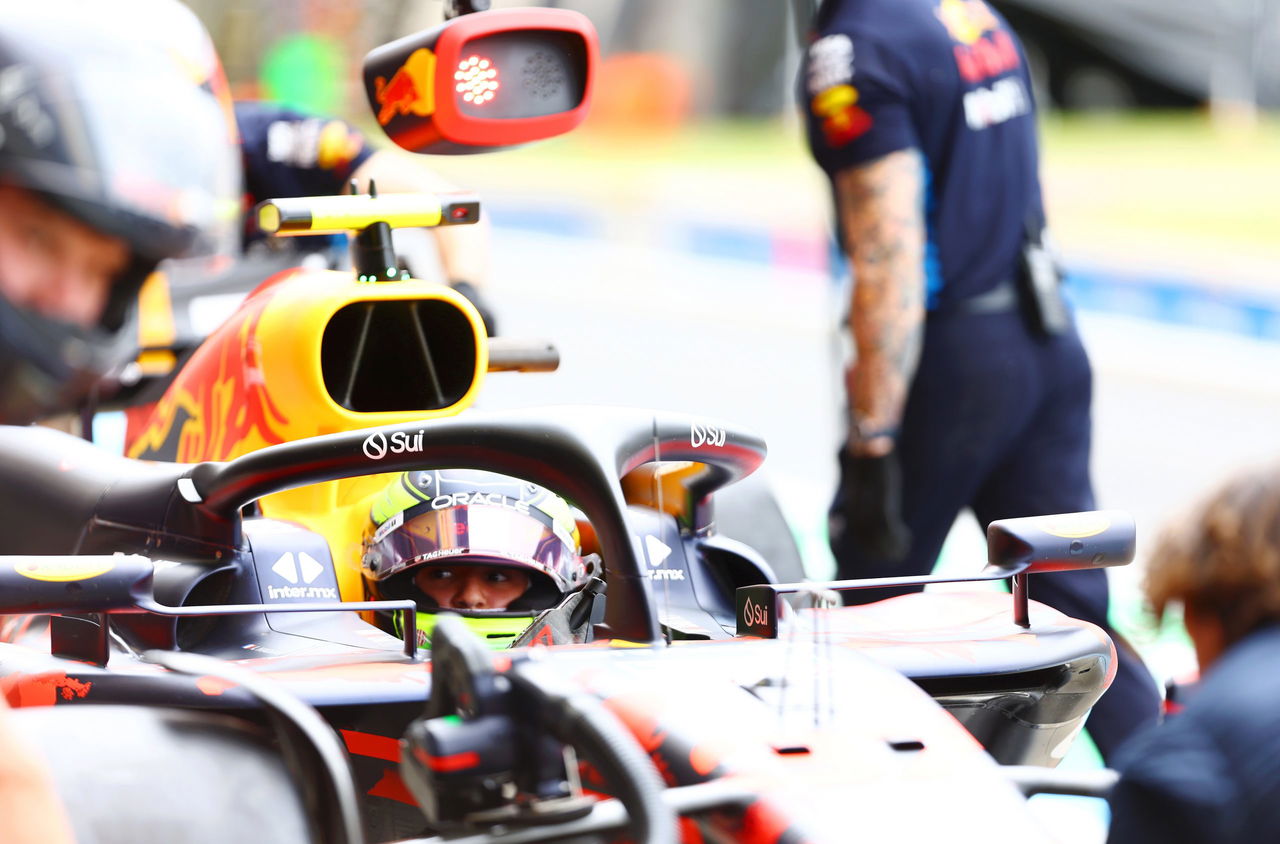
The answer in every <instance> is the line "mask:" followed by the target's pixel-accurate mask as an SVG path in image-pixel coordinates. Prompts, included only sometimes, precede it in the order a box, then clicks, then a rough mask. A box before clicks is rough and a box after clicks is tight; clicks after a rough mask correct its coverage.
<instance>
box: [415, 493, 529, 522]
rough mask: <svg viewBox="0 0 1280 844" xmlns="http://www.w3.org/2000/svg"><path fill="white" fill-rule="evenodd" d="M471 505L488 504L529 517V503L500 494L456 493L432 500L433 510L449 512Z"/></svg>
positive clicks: (439, 496)
mask: <svg viewBox="0 0 1280 844" xmlns="http://www.w3.org/2000/svg"><path fill="white" fill-rule="evenodd" d="M469 504H488V505H491V506H494V507H505V508H507V509H508V510H515V511H516V512H517V513H520V514H521V515H524V516H527V515H529V502H527V501H519V500H517V499H514V498H507V497H506V496H505V495H503V494H502V493H500V492H455V493H445V494H444V495H437V496H436V497H435V498H433V499H431V508H432V509H433V510H447V509H449V508H450V507H463V506H466V505H469Z"/></svg>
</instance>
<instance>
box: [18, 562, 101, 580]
mask: <svg viewBox="0 0 1280 844" xmlns="http://www.w3.org/2000/svg"><path fill="white" fill-rule="evenodd" d="M115 567H116V564H115V563H114V562H112V561H111V560H100V559H93V558H88V557H86V558H76V557H71V558H66V559H46V560H28V561H26V562H21V563H17V564H15V565H14V567H13V570H14V571H15V572H17V573H18V574H20V575H22V576H23V577H28V578H31V579H32V580H43V581H45V582H46V583H68V582H70V581H73V580H88V579H89V578H91V577H97V576H98V575H100V574H106V573H107V572H109V571H111V570H112V569H113V568H115Z"/></svg>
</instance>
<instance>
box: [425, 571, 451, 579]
mask: <svg viewBox="0 0 1280 844" xmlns="http://www.w3.org/2000/svg"><path fill="white" fill-rule="evenodd" d="M451 577H453V570H452V569H428V570H427V579H428V580H448V579H449V578H451Z"/></svg>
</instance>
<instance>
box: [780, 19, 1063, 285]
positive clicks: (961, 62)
mask: <svg viewBox="0 0 1280 844" xmlns="http://www.w3.org/2000/svg"><path fill="white" fill-rule="evenodd" d="M816 28H817V33H816V35H815V38H814V40H813V42H812V43H811V44H810V46H809V48H808V50H807V51H806V55H805V60H804V64H803V67H802V69H801V76H800V95H801V96H800V99H801V102H802V103H803V104H804V107H805V112H806V121H807V124H808V135H809V144H810V148H811V150H812V152H813V155H814V158H815V160H816V161H817V162H818V163H819V164H820V165H821V166H822V168H823V169H824V170H826V172H827V173H828V174H829V175H831V176H834V175H835V173H836V172H838V171H840V170H842V169H845V168H847V167H852V166H856V165H859V164H864V163H867V162H869V161H872V160H874V159H876V158H879V157H881V156H884V155H887V154H888V153H891V152H895V151H897V150H902V149H908V148H915V149H918V150H920V152H921V154H922V158H923V161H924V166H925V168H926V174H925V190H926V196H925V216H926V221H927V226H928V241H927V245H926V258H925V262H926V267H925V269H926V281H927V285H928V303H929V307H930V308H936V307H938V306H945V305H946V304H947V303H948V302H951V301H956V300H959V299H964V298H968V297H970V296H974V295H977V294H979V293H982V292H984V291H986V290H989V289H991V288H992V287H994V286H996V285H997V284H998V283H1000V282H1002V281H1004V280H1007V279H1011V278H1012V277H1013V274H1014V272H1015V270H1016V267H1017V261H1018V253H1019V251H1020V248H1021V245H1022V242H1023V238H1024V235H1025V231H1026V228H1027V224H1028V222H1033V223H1035V224H1036V225H1039V224H1042V222H1043V218H1044V214H1043V209H1042V207H1041V199H1040V182H1039V176H1038V173H1037V160H1038V152H1037V147H1036V125H1035V108H1034V103H1033V102H1032V94H1031V81H1030V77H1029V75H1028V73H1027V67H1026V60H1025V58H1024V56H1023V54H1022V49H1021V47H1020V46H1019V44H1018V42H1017V40H1016V38H1015V37H1014V35H1013V32H1012V30H1011V29H1010V28H1009V26H1008V24H1007V23H1005V21H1004V19H1003V18H1001V17H1000V16H999V15H998V14H997V13H996V12H995V11H994V10H992V9H991V7H990V6H988V5H987V4H986V3H984V2H982V0H827V2H826V3H825V4H824V6H823V7H822V9H821V11H820V12H819V14H818V19H817V21H816Z"/></svg>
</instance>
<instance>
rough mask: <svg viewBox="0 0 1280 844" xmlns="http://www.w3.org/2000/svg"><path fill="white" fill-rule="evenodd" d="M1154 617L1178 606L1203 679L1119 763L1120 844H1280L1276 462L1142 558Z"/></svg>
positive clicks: (1279, 499) (1115, 812) (1114, 806)
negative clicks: (1250, 843) (1176, 709)
mask: <svg viewBox="0 0 1280 844" xmlns="http://www.w3.org/2000/svg"><path fill="white" fill-rule="evenodd" d="M1147 566H1148V569H1147V573H1146V578H1145V591H1146V595H1147V599H1148V601H1149V602H1150V603H1151V605H1152V607H1153V608H1154V610H1155V612H1156V614H1157V616H1158V617H1163V615H1164V613H1165V611H1166V610H1167V609H1168V608H1169V607H1170V606H1174V605H1179V604H1180V605H1181V606H1182V608H1183V617H1184V622H1185V624H1186V628H1187V632H1188V633H1189V634H1190V636H1191V640H1192V642H1193V644H1194V645H1195V651H1196V659H1197V662H1198V663H1199V665H1200V673H1201V677H1200V682H1199V683H1198V684H1197V685H1196V687H1195V688H1194V690H1193V691H1192V693H1191V694H1190V695H1189V697H1188V700H1187V701H1186V705H1185V708H1183V709H1182V710H1181V711H1180V712H1179V713H1177V714H1175V715H1171V716H1170V717H1169V718H1168V720H1167V721H1165V722H1164V723H1163V724H1161V725H1160V726H1159V727H1155V728H1152V729H1149V730H1147V731H1144V732H1143V733H1141V734H1139V735H1138V736H1137V737H1135V738H1134V739H1133V741H1132V742H1130V743H1129V744H1128V745H1126V746H1125V748H1124V751H1123V752H1122V753H1121V754H1120V755H1119V757H1118V758H1117V759H1116V762H1115V767H1116V768H1117V769H1118V770H1119V771H1120V781H1119V783H1118V784H1117V786H1116V788H1115V789H1114V791H1113V792H1112V794H1111V797H1110V802H1111V810H1112V819H1111V833H1110V837H1109V839H1108V840H1109V841H1112V842H1117V843H1118V844H1119V843H1121V842H1148V841H1149V842H1157V841H1158V842H1168V844H1176V842H1213V844H1233V843H1234V842H1246V841H1280V466H1278V465H1270V466H1267V467H1265V468H1261V469H1254V470H1251V471H1249V472H1246V473H1244V474H1241V475H1238V476H1237V477H1235V478H1234V479H1232V480H1230V481H1229V482H1227V483H1226V484H1225V485H1224V486H1222V487H1221V488H1220V489H1219V490H1218V491H1217V492H1215V493H1214V494H1213V495H1211V496H1210V497H1208V498H1207V499H1206V500H1205V501H1204V502H1203V503H1201V504H1200V505H1199V506H1198V507H1197V508H1196V510H1195V511H1194V512H1193V513H1191V514H1190V515H1189V517H1187V518H1184V519H1179V520H1178V521H1176V522H1174V523H1172V524H1171V525H1170V526H1169V527H1168V528H1167V529H1166V530H1165V532H1164V534H1163V535H1162V536H1161V538H1160V540H1159V542H1158V544H1157V546H1156V547H1155V549H1154V550H1153V552H1152V553H1151V555H1150V558H1149V561H1148V563H1147Z"/></svg>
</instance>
